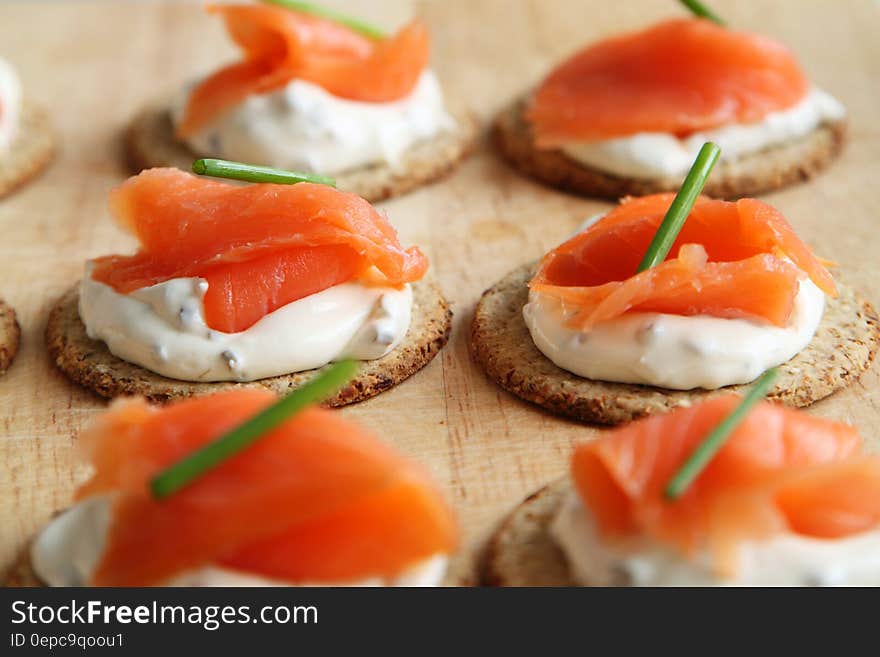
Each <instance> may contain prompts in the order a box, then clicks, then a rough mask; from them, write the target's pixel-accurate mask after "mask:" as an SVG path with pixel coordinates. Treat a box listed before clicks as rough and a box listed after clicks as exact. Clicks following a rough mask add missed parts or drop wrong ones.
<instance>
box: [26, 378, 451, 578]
mask: <svg viewBox="0 0 880 657" xmlns="http://www.w3.org/2000/svg"><path fill="white" fill-rule="evenodd" d="M275 401H276V397H275V395H274V394H273V393H271V392H269V391H267V390H234V391H227V392H223V393H219V394H216V395H208V396H203V397H198V398H195V399H190V400H185V401H181V402H176V403H174V404H170V405H167V406H164V407H161V408H159V407H155V406H150V405H148V404H147V403H145V402H144V401H143V400H141V399H127V400H118V401H117V402H114V404H113V405H112V406H111V407H110V409H109V410H108V411H106V412H105V413H104V414H103V415H101V416H100V417H99V419H98V421H97V422H96V423H95V425H94V426H93V427H92V428H90V429H89V430H87V431H85V432H84V433H83V434H82V435H81V436H80V438H79V444H80V447H81V449H82V451H83V453H84V454H85V456H86V458H87V460H88V462H89V464H90V465H91V467H92V474H91V477H90V478H89V479H88V481H86V482H85V483H84V484H83V485H81V486H80V487H79V488H78V490H77V492H76V494H75V503H74V505H73V506H72V507H70V508H69V509H67V510H65V511H63V512H62V513H61V514H59V515H57V516H56V517H55V518H53V519H52V520H51V521H50V522H49V524H48V525H47V526H46V527H45V528H43V529H42V530H41V531H40V532H39V533H38V534H37V536H36V538H35V539H34V541H33V542H32V544H31V547H30V550H29V554H28V555H27V558H26V559H23V560H22V563H20V564H19V566H18V567H17V568H16V569H15V571H14V572H13V575H12V578H11V581H10V582H9V583H10V584H17V585H36V584H44V585H49V586H90V585H95V586H305V585H326V586H338V585H345V586H383V585H393V586H437V585H439V584H440V583H441V581H442V579H443V577H444V574H445V571H446V564H447V559H448V556H449V555H450V553H451V552H452V551H453V550H454V548H455V546H456V542H457V529H456V526H455V521H454V518H453V515H452V512H451V510H450V509H449V507H448V506H447V505H446V503H445V502H444V500H443V499H442V497H441V495H440V494H439V492H438V491H437V489H436V488H435V486H434V485H433V483H432V482H431V481H430V479H429V477H428V475H427V473H426V472H425V471H424V469H423V468H421V467H420V466H419V465H417V464H416V463H414V462H412V461H409V460H407V459H404V458H403V457H401V456H400V455H398V454H397V453H396V452H394V451H393V450H392V449H391V448H389V447H387V446H386V445H385V444H384V443H382V442H381V441H380V440H378V439H377V438H376V437H375V436H373V435H372V434H370V433H369V432H367V431H365V430H364V429H362V428H361V427H359V426H357V425H356V424H353V423H352V422H350V421H348V420H345V419H343V418H342V416H341V415H339V414H338V413H337V412H333V411H328V410H323V409H320V408H315V407H311V408H307V409H306V410H302V411H300V412H299V413H297V414H296V415H294V416H293V417H292V418H289V419H286V420H284V421H283V422H282V423H281V424H280V425H278V426H276V427H274V428H272V429H271V430H270V431H268V432H267V433H265V434H263V435H261V436H259V438H258V439H257V440H256V441H255V442H253V443H252V444H250V445H249V446H247V447H246V448H244V449H243V450H241V451H238V452H237V453H235V454H233V455H232V456H231V457H229V458H228V459H226V460H224V461H222V462H220V463H219V464H216V465H214V467H213V468H211V469H207V470H202V471H200V472H199V473H198V475H197V476H196V477H194V478H191V479H190V480H188V481H187V482H186V483H185V484H184V485H180V484H178V486H177V487H176V488H174V489H166V488H165V487H164V484H160V483H159V482H160V480H162V479H164V480H166V481H167V480H168V473H173V472H174V471H175V466H176V465H177V464H179V463H182V462H185V461H184V460H185V459H192V458H193V457H194V455H196V456H197V457H198V455H199V454H204V453H205V452H204V451H201V452H200V450H204V449H205V448H206V447H209V446H210V445H212V444H213V443H214V442H215V441H216V440H218V439H221V440H222V438H221V437H222V436H224V435H226V436H228V435H230V432H231V431H234V430H240V427H242V426H244V425H243V423H245V422H251V423H253V422H254V420H256V418H257V414H259V413H261V412H264V411H265V410H266V409H267V408H268V407H270V406H271V405H272V404H273V402H275ZM282 403H283V402H282ZM169 491H170V492H169Z"/></svg>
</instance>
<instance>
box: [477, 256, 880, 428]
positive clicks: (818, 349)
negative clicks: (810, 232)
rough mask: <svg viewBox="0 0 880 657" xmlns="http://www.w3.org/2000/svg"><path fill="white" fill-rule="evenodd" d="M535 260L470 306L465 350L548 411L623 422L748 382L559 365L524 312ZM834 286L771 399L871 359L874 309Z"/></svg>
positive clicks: (844, 380) (850, 374) (790, 396)
mask: <svg viewBox="0 0 880 657" xmlns="http://www.w3.org/2000/svg"><path fill="white" fill-rule="evenodd" d="M534 267H535V265H534V264H530V265H524V266H522V267H519V268H518V269H515V270H514V271H512V272H511V273H510V274H508V275H507V276H505V277H504V278H503V279H501V281H499V282H498V283H496V284H495V285H494V286H492V287H491V288H489V289H488V290H486V291H485V292H484V293H483V296H482V298H481V299H480V301H479V303H478V304H477V308H476V310H475V312H474V320H473V325H472V327H471V350H472V352H473V354H474V357H475V358H476V360H477V362H479V363H480V364H481V365H482V367H483V369H484V370H485V371H486V373H487V374H488V375H489V377H490V378H491V379H493V380H494V381H495V382H496V383H498V385H500V386H501V387H502V388H505V389H506V390H508V391H510V392H512V393H513V394H515V395H517V396H519V397H521V398H523V399H525V400H527V401H530V402H532V403H535V404H538V405H539V406H543V407H544V408H546V409H547V410H549V411H551V412H553V413H557V414H559V415H565V416H568V417H572V418H575V419H578V420H582V421H585V422H596V423H600V424H618V423H621V422H627V421H629V420H632V419H634V418H637V417H641V416H643V415H648V414H651V413H658V412H663V411H666V410H669V409H671V408H675V407H677V406H689V405H690V404H692V403H696V402H699V401H703V400H705V399H707V398H709V397H711V396H714V395H718V394H725V393H728V392H742V391H744V390H745V389H747V388H748V385H735V386H727V387H724V388H719V389H718V390H699V389H698V390H667V389H664V388H655V387H651V386H644V385H631V384H626V383H611V382H607V381H594V380H592V379H585V378H582V377H579V376H577V375H575V374H572V373H571V372H567V371H566V370H563V369H561V368H559V367H557V366H556V365H554V364H553V362H551V361H550V359H548V358H547V357H546V356H544V354H542V353H541V352H540V351H538V348H537V347H536V346H535V344H534V342H533V341H532V338H531V335H530V334H529V330H528V328H527V327H526V324H525V321H524V320H523V316H522V309H523V306H524V305H525V304H526V302H527V301H528V282H529V280H530V279H531V277H532V274H533V271H534ZM838 291H839V293H840V294H839V296H838V297H837V298H836V299H831V298H829V299H827V303H826V305H825V314H824V315H823V317H822V322H821V323H820V324H819V328H818V330H817V331H816V335H815V336H814V337H813V340H812V342H810V344H809V345H807V347H806V349H804V350H803V351H801V352H800V353H799V354H798V355H797V356H795V357H794V358H792V359H791V360H790V361H788V362H787V363H784V364H782V365H780V366H779V375H778V376H777V378H776V384H775V387H774V388H773V390H771V391H770V394H769V395H768V397H769V398H770V399H772V400H776V401H780V402H783V403H785V404H788V405H789V406H808V405H809V404H812V403H813V402H816V401H818V400H820V399H822V398H823V397H827V396H828V395H830V394H831V393H833V392H835V391H836V390H839V389H841V388H844V387H846V386H847V385H849V384H850V383H852V382H853V381H855V380H856V379H857V378H858V377H859V375H860V374H861V373H862V372H863V371H864V370H866V369H867V368H868V366H869V365H870V364H871V361H872V360H873V359H874V355H875V353H876V352H877V348H878V345H880V320H878V317H877V313H876V311H875V310H874V308H873V307H872V306H871V305H870V304H869V303H867V302H866V301H863V300H862V299H860V298H859V297H858V296H856V294H855V292H854V291H853V290H852V289H851V288H849V287H847V286H846V285H841V284H840V283H838Z"/></svg>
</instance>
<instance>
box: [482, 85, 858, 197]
mask: <svg viewBox="0 0 880 657" xmlns="http://www.w3.org/2000/svg"><path fill="white" fill-rule="evenodd" d="M526 99H527V97H522V98H519V99H517V100H516V101H514V102H513V103H512V104H511V105H509V106H507V107H506V108H504V109H503V110H501V112H500V113H499V114H498V115H497V116H496V118H495V120H494V121H493V124H492V127H491V129H490V139H491V141H492V142H493V144H494V146H495V148H496V150H497V151H498V152H499V153H500V154H501V155H502V156H503V158H504V159H505V160H506V161H507V162H508V163H509V164H511V165H512V166H513V167H514V168H515V169H517V170H518V171H520V173H523V174H525V175H527V176H529V177H530V178H533V179H536V180H539V181H540V182H543V183H545V184H547V185H550V186H551V187H555V188H557V189H561V190H564V191H568V192H573V193H576V194H580V195H583V196H588V197H594V198H605V199H609V200H617V199H620V198H623V197H625V196H644V195H647V194H654V193H658V192H669V191H677V190H678V187H679V185H680V184H681V180H680V179H679V178H654V179H650V178H647V179H646V178H626V177H622V176H617V175H614V174H611V173H607V172H604V171H601V170H599V169H596V168H593V167H590V166H587V165H584V164H581V163H579V162H577V161H575V160H573V159H571V158H570V157H568V156H567V155H565V154H564V153H563V152H562V151H559V150H556V149H548V150H541V149H537V148H535V146H534V142H533V140H532V137H531V130H530V128H529V126H528V125H527V123H526V122H525V120H524V118H523V109H524V107H525V103H526ZM846 136H847V121H846V119H842V120H840V121H826V122H824V123H822V124H820V125H819V126H817V127H816V128H815V129H814V130H813V131H812V132H810V133H809V134H807V135H805V136H803V137H801V138H798V139H793V140H791V141H789V142H786V143H783V144H778V145H776V146H772V147H770V148H766V149H763V150H761V151H759V152H757V153H750V154H748V155H746V156H743V157H740V158H737V159H736V160H732V161H722V162H719V163H718V165H717V166H716V167H715V170H714V172H713V175H712V177H711V178H710V179H709V181H708V182H707V183H706V187H705V188H704V193H705V194H706V195H708V196H712V197H716V198H738V197H743V196H754V195H757V194H761V193H764V192H769V191H772V190H776V189H781V188H783V187H787V186H789V185H794V184H797V183H801V182H805V181H807V180H810V179H812V178H813V177H815V176H816V175H817V174H819V173H820V172H821V171H824V170H825V169H826V168H828V167H829V166H830V164H831V163H832V162H833V161H834V160H835V159H837V157H838V155H840V153H841V151H842V150H843V147H844V145H845V143H846ZM768 160H773V162H772V164H770V163H768Z"/></svg>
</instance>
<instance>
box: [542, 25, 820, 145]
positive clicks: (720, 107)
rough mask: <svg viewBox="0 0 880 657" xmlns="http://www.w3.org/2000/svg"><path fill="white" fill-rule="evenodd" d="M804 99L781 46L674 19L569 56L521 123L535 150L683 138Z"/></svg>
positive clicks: (801, 81)
mask: <svg viewBox="0 0 880 657" xmlns="http://www.w3.org/2000/svg"><path fill="white" fill-rule="evenodd" d="M808 90H809V82H808V80H807V79H806V77H805V76H804V74H803V72H802V71H801V69H800V67H799V66H798V63H797V60H796V59H795V57H794V55H792V53H791V52H789V50H788V49H786V48H785V47H784V46H783V45H781V44H779V43H777V42H775V41H773V40H771V39H768V38H766V37H762V36H758V35H755V34H748V33H746V32H739V31H735V30H731V29H728V28H725V27H722V26H719V25H716V24H715V23H712V22H711V21H708V20H703V19H697V18H692V19H675V20H668V21H664V22H661V23H659V24H657V25H655V26H653V27H650V28H648V29H646V30H642V31H640V32H633V33H629V34H624V35H621V36H616V37H612V38H610V39H605V40H603V41H600V42H599V43H596V44H594V45H591V46H589V47H587V48H585V49H584V50H581V51H580V52H578V53H576V54H575V55H573V56H572V57H571V58H570V59H568V60H567V61H566V62H564V63H563V64H562V65H561V66H559V67H558V68H557V69H555V70H554V71H553V72H552V73H550V75H549V76H548V77H547V78H546V79H545V80H544V82H543V83H542V84H541V86H540V87H539V88H538V90H537V92H536V93H535V95H534V98H533V99H532V102H531V105H530V107H529V108H528V110H527V118H528V120H529V121H530V122H531V124H532V127H533V129H534V133H535V138H536V141H537V144H538V146H539V147H541V148H555V147H558V146H561V145H563V144H565V143H567V142H572V141H596V140H603V139H613V138H615V137H623V136H627V135H633V134H636V133H641V132H664V133H671V134H674V135H677V136H687V135H689V134H691V133H694V132H698V131H700V130H710V129H712V128H717V127H718V126H721V125H724V124H729V123H753V122H756V121H760V120H761V119H763V118H764V117H765V116H767V115H768V114H770V113H771V112H778V111H782V110H786V109H789V108H791V107H792V106H794V105H796V104H797V103H798V102H800V101H801V100H802V99H803V98H804V97H805V96H806V94H807V92H808Z"/></svg>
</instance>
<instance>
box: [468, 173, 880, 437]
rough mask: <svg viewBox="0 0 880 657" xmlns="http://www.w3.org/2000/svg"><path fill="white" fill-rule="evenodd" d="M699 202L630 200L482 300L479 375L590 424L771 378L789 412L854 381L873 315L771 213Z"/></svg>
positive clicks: (874, 331) (744, 202)
mask: <svg viewBox="0 0 880 657" xmlns="http://www.w3.org/2000/svg"><path fill="white" fill-rule="evenodd" d="M698 164H699V160H698ZM694 171H697V168H696V167H695V169H694ZM704 179H705V178H704ZM700 184H702V182H701V183H700ZM697 194H699V189H695V188H693V187H692V186H691V185H690V182H688V181H686V182H685V185H683V187H682V190H681V191H680V192H679V195H678V196H673V195H672V194H657V195H651V196H645V197H638V198H632V197H630V198H625V199H623V201H621V203H620V204H619V205H618V206H617V207H616V208H614V209H613V210H611V211H610V212H608V213H607V214H605V215H603V216H601V217H599V218H597V219H596V220H595V221H594V222H592V223H590V224H589V225H588V226H587V227H586V228H584V229H583V230H582V231H581V232H579V233H577V234H576V235H575V236H574V237H572V238H571V239H569V240H567V241H566V242H564V243H563V244H561V245H560V246H558V247H557V248H555V249H553V250H552V251H550V252H549V253H547V254H546V255H545V256H544V257H543V258H542V259H541V261H540V263H538V265H537V267H535V265H534V264H529V265H525V266H523V267H520V268H519V269H516V270H514V271H513V272H512V273H510V274H509V275H508V276H507V277H505V278H504V279H502V280H501V282H499V283H498V284H496V285H495V286H494V287H492V288H491V289H489V290H488V291H486V292H485V293H484V295H483V297H482V299H481V300H480V302H479V304H478V306H477V310H476V313H475V316H474V324H473V329H472V343H473V351H474V353H475V355H476V357H477V359H478V360H479V361H480V362H481V363H482V365H483V366H484V368H485V369H486V371H487V372H488V374H489V375H490V376H491V377H492V378H493V379H495V380H496V381H497V382H498V383H499V384H500V385H501V386H503V387H504V388H506V389H508V390H510V391H511V392H513V393H515V394H517V395H519V396H520V397H522V398H524V399H527V400H529V401H532V402H535V403H538V404H540V405H542V406H544V407H545V408H547V409H549V410H552V411H554V412H557V413H561V414H565V415H569V416H572V417H576V418H579V419H582V420H587V421H594V422H601V423H617V422H622V421H626V420H628V419H632V418H633V417H637V416H639V415H644V414H646V413H651V412H656V411H660V410H664V409H667V408H670V407H674V406H679V405H688V404H691V403H693V402H694V401H697V400H698V399H700V398H702V397H706V396H707V395H711V394H715V393H713V392H712V391H714V390H716V389H718V388H724V387H728V386H736V385H739V384H745V383H748V382H750V381H752V380H754V379H755V378H756V377H758V376H759V375H760V374H761V373H762V372H764V371H765V370H767V369H768V368H770V367H773V366H776V365H782V373H781V376H780V378H779V381H778V383H777V387H776V389H775V390H774V391H773V392H772V394H771V396H772V397H773V398H775V399H778V400H780V401H783V402H786V403H788V404H792V405H795V406H804V405H807V404H810V403H812V402H814V401H816V400H818V399H821V398H822V397H825V396H827V395H829V394H830V393H832V392H833V391H834V390H836V389H838V388H841V387H843V386H845V385H847V384H848V383H850V382H851V381H853V380H854V379H855V378H856V377H857V376H858V374H860V373H861V372H862V371H863V370H864V369H865V368H866V367H867V366H868V365H869V363H870V362H871V360H872V358H873V356H874V353H875V352H876V350H877V346H878V344H880V332H878V320H877V316H876V313H875V311H874V309H873V308H872V307H871V306H870V305H869V304H867V303H866V302H864V301H862V300H860V299H858V298H857V297H856V295H855V293H854V292H853V291H852V290H851V289H849V288H847V287H846V286H844V285H841V284H839V283H835V282H834V280H832V277H831V275H830V274H829V272H828V271H827V270H826V269H825V267H824V266H823V265H822V263H821V262H820V261H819V260H818V259H817V258H816V257H815V256H814V255H813V254H812V252H811V251H810V249H809V248H808V247H807V246H806V245H805V244H804V243H803V242H801V240H800V239H799V238H798V237H797V235H796V234H795V232H794V231H793V230H792V228H791V226H790V225H789V223H788V222H787V221H786V220H785V218H784V217H783V216H782V214H781V213H780V212H778V211H777V210H776V209H774V208H773V207H771V206H770V205H767V204H766V203H763V202H761V201H758V200H755V199H741V200H739V201H736V202H732V201H721V200H713V199H710V198H707V197H704V196H700V197H697ZM683 200H687V201H688V205H690V206H691V207H685V206H683V205H681V204H680V202H681V201H683ZM672 224H677V226H676V227H675V230H676V231H678V230H680V233H677V232H676V233H670V231H669V230H668V229H669V228H671V227H672ZM682 226H683V227H682ZM660 243H663V245H664V247H665V249H666V252H665V253H661V254H659V255H658V254H657V252H656V246H657V245H659V244H660ZM652 250H653V251H654V255H655V256H656V257H655V260H654V261H653V262H649V263H646V260H647V259H648V254H650V253H651V252H652ZM667 254H668V255H667ZM646 265H648V266H646Z"/></svg>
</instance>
